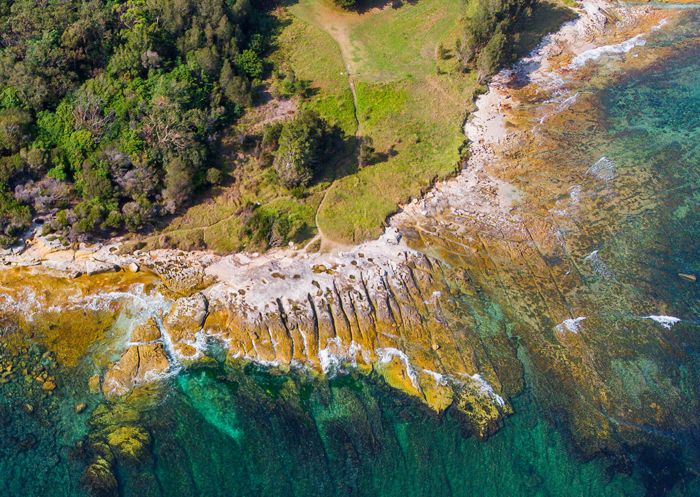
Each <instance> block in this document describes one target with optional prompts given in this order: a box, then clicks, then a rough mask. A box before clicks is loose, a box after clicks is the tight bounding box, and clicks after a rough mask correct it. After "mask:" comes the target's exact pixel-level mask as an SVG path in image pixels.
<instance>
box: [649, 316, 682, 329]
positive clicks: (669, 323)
mask: <svg viewBox="0 0 700 497" xmlns="http://www.w3.org/2000/svg"><path fill="white" fill-rule="evenodd" d="M644 319H651V320H652V321H655V322H657V323H659V324H660V325H661V326H663V327H664V328H666V329H667V330H670V329H671V328H673V325H674V324H676V323H678V322H680V321H681V319H680V318H677V317H674V316H653V315H652V316H644Z"/></svg>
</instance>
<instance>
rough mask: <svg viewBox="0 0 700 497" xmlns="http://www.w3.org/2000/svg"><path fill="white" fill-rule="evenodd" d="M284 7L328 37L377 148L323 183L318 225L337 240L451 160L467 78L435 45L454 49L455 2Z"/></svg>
mask: <svg viewBox="0 0 700 497" xmlns="http://www.w3.org/2000/svg"><path fill="white" fill-rule="evenodd" d="M290 11H291V12H292V13H293V14H294V15H295V16H296V17H298V18H299V19H302V20H304V21H306V22H307V23H309V24H313V25H315V26H317V27H318V28H319V29H322V30H324V31H325V32H326V33H327V34H328V35H329V36H331V37H332V38H333V40H334V41H335V42H336V43H337V44H338V46H339V47H340V52H341V54H342V56H343V58H344V63H345V66H346V67H347V68H348V69H349V72H350V80H351V81H352V83H353V85H354V88H355V96H356V102H357V109H356V110H357V117H358V120H359V133H360V135H362V136H369V137H371V138H372V139H373V142H374V145H375V148H376V149H377V150H378V151H379V152H381V153H383V154H386V156H387V159H386V160H384V161H381V162H379V163H377V164H374V165H371V166H368V167H365V168H363V169H361V170H359V171H357V172H356V173H354V174H352V175H348V176H345V177H342V178H340V179H338V180H336V181H335V182H333V184H332V185H331V187H330V189H329V190H328V192H327V194H326V196H325V197H324V200H323V202H322V203H321V206H320V209H319V212H318V216H317V220H318V227H319V229H320V231H321V232H322V233H323V235H324V237H325V238H326V239H329V240H332V241H335V242H340V243H355V242H358V241H361V240H364V239H367V238H371V237H374V236H377V235H378V234H380V233H381V230H382V227H383V224H384V221H385V220H386V218H387V216H389V215H390V214H391V213H392V212H395V211H396V209H397V207H398V204H399V203H401V202H404V201H406V200H408V199H410V198H411V197H412V196H416V195H419V194H420V192H421V191H422V190H423V189H425V188H426V187H428V186H429V185H430V184H431V183H432V182H433V181H434V180H435V179H436V178H440V177H445V176H447V175H449V174H451V173H453V172H454V171H455V170H456V168H457V167H458V160H459V147H460V145H461V144H462V143H463V140H464V137H463V135H462V132H461V125H462V122H463V120H464V118H465V116H466V113H467V111H468V110H469V109H470V108H471V105H472V104H471V102H472V98H473V92H474V90H475V88H476V84H475V79H474V77H472V76H471V75H469V74H466V75H465V74H463V73H461V72H460V71H458V70H457V67H456V63H455V61H454V60H450V59H447V60H439V59H438V57H437V48H438V45H439V44H440V43H442V44H443V45H444V46H445V47H454V44H455V41H456V39H457V37H458V35H459V19H460V15H461V14H462V12H463V11H464V4H463V3H462V2H461V1H454V0H421V1H419V2H416V3H415V4H413V5H409V4H406V5H403V6H401V7H400V8H391V7H385V8H384V9H381V10H379V9H374V10H370V11H368V12H365V13H362V14H357V13H348V12H342V11H339V10H337V9H336V8H335V7H333V6H332V5H331V4H330V1H329V0H321V1H317V0H301V1H300V2H299V3H297V4H295V5H293V6H292V7H290ZM438 67H439V68H440V71H438Z"/></svg>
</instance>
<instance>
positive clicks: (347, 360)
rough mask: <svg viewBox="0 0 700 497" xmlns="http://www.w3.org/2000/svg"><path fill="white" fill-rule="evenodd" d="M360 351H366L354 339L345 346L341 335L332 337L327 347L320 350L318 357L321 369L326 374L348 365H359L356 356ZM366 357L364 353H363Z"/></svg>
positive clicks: (340, 369)
mask: <svg viewBox="0 0 700 497" xmlns="http://www.w3.org/2000/svg"><path fill="white" fill-rule="evenodd" d="M359 352H364V351H363V350H362V347H361V346H360V345H359V344H358V343H357V342H355V341H354V340H353V341H352V342H350V345H349V346H348V347H345V346H344V345H343V343H342V342H341V340H340V337H335V338H330V339H328V342H327V344H326V347H325V348H323V349H321V350H319V351H318V359H319V362H320V363H321V371H323V373H324V374H334V373H337V372H340V371H342V368H343V367H344V366H346V365H350V366H352V367H356V366H357V361H356V359H355V357H356V356H357V354H358V353H359ZM363 357H364V354H363Z"/></svg>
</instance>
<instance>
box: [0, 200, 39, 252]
mask: <svg viewBox="0 0 700 497" xmlns="http://www.w3.org/2000/svg"><path fill="white" fill-rule="evenodd" d="M31 221H32V216H31V213H30V212H29V208H28V207H27V206H25V205H22V204H20V203H19V202H18V201H17V199H15V197H14V196H12V194H10V193H9V192H5V191H0V246H2V247H7V246H9V245H12V244H14V243H16V242H17V241H18V239H19V235H21V234H22V232H24V231H25V230H26V229H27V228H29V225H30V224H31Z"/></svg>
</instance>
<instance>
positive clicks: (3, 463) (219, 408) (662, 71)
mask: <svg viewBox="0 0 700 497" xmlns="http://www.w3.org/2000/svg"><path fill="white" fill-rule="evenodd" d="M699 16H700V14H697V13H689V14H688V16H687V19H686V20H685V21H684V23H683V24H682V25H681V26H679V27H678V28H675V31H674V32H673V33H672V34H670V35H669V34H659V35H658V37H657V38H656V39H655V40H654V41H653V43H656V44H667V43H674V44H677V45H678V49H677V50H676V53H675V55H674V57H672V58H667V59H665V60H663V61H662V62H660V63H658V64H657V65H655V66H654V67H652V68H651V69H649V70H646V71H644V72H637V73H632V74H629V75H628V77H626V78H624V80H622V81H620V82H619V83H617V84H615V85H614V86H612V87H610V88H607V89H605V90H604V91H603V92H602V94H601V95H600V99H601V100H600V101H601V102H602V107H603V108H604V109H605V115H604V122H603V123H602V131H601V134H602V135H601V136H598V137H597V140H596V142H595V145H594V150H587V152H586V153H587V154H589V155H590V156H591V157H594V158H595V157H602V156H605V157H608V158H609V159H610V160H611V161H612V162H613V163H614V164H615V175H616V176H615V179H614V180H612V181H613V182H614V184H615V185H623V186H624V185H627V186H626V188H629V189H631V191H628V192H627V193H628V194H629V195H631V196H632V197H634V198H635V199H642V200H643V201H642V202H641V205H642V208H639V209H637V210H633V211H631V212H630V213H628V216H627V218H626V220H625V223H624V224H623V226H622V227H621V228H620V229H619V231H618V232H616V233H614V236H611V237H609V238H608V239H606V240H604V241H601V246H600V247H599V249H600V253H601V254H602V257H603V258H604V261H605V264H606V269H605V271H608V272H609V273H610V274H614V275H616V278H615V281H614V282H613V283H609V282H608V281H609V280H610V278H607V279H606V278H603V277H600V278H599V279H595V277H594V276H591V284H592V285H597V288H598V289H599V292H600V295H601V296H602V297H601V302H602V304H601V318H600V319H601V320H602V321H603V322H606V323H608V324H609V326H610V328H611V329H612V330H616V332H618V331H619V333H625V332H626V330H627V328H624V327H625V326H628V325H629V323H630V322H631V321H634V320H637V321H638V320H639V317H638V316H640V315H645V314H652V313H661V312H663V314H666V315H672V316H677V317H679V318H681V319H682V321H681V322H680V323H678V324H676V325H675V326H674V327H673V329H672V334H669V338H668V340H672V341H673V342H674V344H681V348H682V350H683V352H684V355H683V356H682V357H663V358H661V357H656V356H654V355H652V354H654V353H655V352H654V350H655V349H649V355H648V357H642V358H639V357H636V358H635V359H634V360H635V361H636V362H635V364H634V366H635V368H636V369H635V370H636V371H637V376H634V375H631V374H630V367H629V364H624V363H622V362H620V364H618V365H616V366H615V368H617V369H615V368H613V370H614V371H618V374H619V378H616V379H615V381H619V382H620V384H621V385H622V387H623V388H624V389H625V390H626V391H630V392H634V391H636V389H640V385H641V384H642V383H643V384H644V385H645V388H649V389H652V390H654V391H659V392H663V391H664V389H665V388H667V384H666V383H664V381H665V380H663V379H664V378H667V377H668V378H672V379H673V383H674V384H676V385H680V386H679V391H680V395H679V399H678V415H677V417H676V418H670V419H671V421H666V422H664V423H663V424H661V425H659V426H648V427H645V429H646V431H647V434H648V443H647V444H646V446H644V445H641V446H640V447H637V448H636V449H635V450H634V451H632V450H630V451H629V452H628V454H626V456H625V457H617V458H614V459H611V458H604V457H601V458H596V459H593V460H590V461H583V460H581V459H579V458H578V457H577V456H576V451H575V448H574V447H573V446H572V444H571V442H570V438H569V436H568V434H567V433H566V431H565V429H564V426H565V422H564V421H565V417H564V416H563V414H562V413H559V412H557V413H554V412H548V411H544V410H542V409H543V408H542V407H541V406H542V405H545V402H543V399H540V398H538V397H537V394H536V393H535V392H533V391H532V390H530V389H529V388H527V389H526V391H525V392H524V393H523V394H522V395H521V396H520V397H518V398H516V399H514V409H515V413H516V414H515V415H513V416H511V417H510V418H508V419H507V420H506V423H505V426H504V427H503V429H502V430H501V431H500V432H498V433H497V434H496V435H495V436H493V437H492V438H490V439H489V440H488V441H486V442H480V441H478V440H476V439H475V438H474V437H469V436H466V434H465V433H464V430H463V427H462V425H461V424H460V421H459V419H458V418H457V417H456V416H453V415H452V413H451V412H450V411H449V410H448V411H447V412H446V413H445V414H444V415H441V416H437V415H435V414H434V413H432V412H430V411H429V410H427V409H426V408H425V407H424V406H422V405H421V404H420V403H418V402H417V401H415V400H412V399H410V398H407V397H405V396H403V395H401V394H399V393H396V392H395V391H393V390H391V389H389V388H388V387H387V386H386V385H384V384H383V383H382V382H381V380H379V379H377V378H375V377H369V378H364V377H359V376H355V375H349V376H341V377H338V378H335V379H333V380H330V381H321V380H318V379H312V378H309V377H307V376H306V374H305V373H304V372H298V373H295V374H292V375H281V374H276V373H274V372H270V371H265V370H262V369H259V368H257V367H252V366H248V367H245V368H242V367H240V366H230V365H229V366H226V365H224V364H222V363H220V362H216V361H213V362H212V365H210V366H208V367H199V368H196V369H191V370H189V371H185V372H183V373H181V374H179V375H178V376H177V377H175V378H172V379H171V380H169V381H167V382H165V383H164V384H162V385H160V386H158V387H155V389H154V391H152V392H150V393H149V395H145V396H143V398H140V399H128V400H123V401H116V402H113V403H109V404H108V403H105V402H104V401H103V400H102V399H101V397H100V396H99V395H91V394H88V393H86V389H85V384H86V381H87V377H86V374H83V373H81V372H75V371H68V370H63V369H61V368H60V366H59V365H57V364H55V362H54V361H53V360H52V359H51V357H50V356H47V355H45V354H44V353H43V352H44V351H43V350H41V349H39V348H38V347H30V348H28V349H27V350H26V351H25V352H24V353H23V355H22V356H21V357H11V358H10V359H11V361H10V362H12V363H13V364H14V365H15V369H22V368H27V367H29V368H30V369H32V371H44V370H45V371H48V372H49V373H50V374H52V375H55V376H56V377H57V378H61V381H59V384H58V388H57V390H56V391H54V392H53V393H47V392H45V391H43V390H42V389H41V388H40V387H39V386H37V385H38V383H37V382H32V380H30V381H27V380H26V379H25V377H24V376H23V375H18V374H15V375H8V376H7V377H6V379H3V380H2V381H0V440H1V441H2V443H0V495H2V496H18V497H19V496H43V495H51V496H74V495H75V496H79V495H89V493H90V492H89V491H88V488H87V487H86V486H85V485H84V482H85V477H84V476H83V475H84V472H85V469H86V468H87V467H88V466H89V465H91V464H93V463H94V462H95V461H96V460H97V459H98V458H102V459H103V460H105V461H107V463H108V465H109V468H110V470H111V472H112V473H113V474H114V476H115V479H114V480H113V481H112V480H110V479H109V477H107V476H105V475H102V478H96V479H95V478H93V479H92V480H91V481H90V482H91V483H92V487H91V489H92V490H91V491H92V492H93V493H94V494H96V495H122V496H135V497H146V496H191V495H203V496H329V495H342V496H345V495H353V496H387V497H388V496H402V497H410V496H417V497H418V496H453V495H454V496H584V495H585V496H640V495H645V494H647V495H675V496H693V495H700V482H699V481H698V479H697V478H694V477H695V476H696V475H697V473H698V471H700V463H699V462H698V461H699V458H698V447H700V429H699V428H698V426H697V422H695V421H692V419H697V415H695V417H692V413H697V412H698V411H699V410H700V381H699V380H700V348H699V347H698V338H697V337H698V333H700V326H699V325H698V320H699V319H700V285H699V284H689V283H688V282H686V281H684V280H682V279H680V278H678V276H677V273H679V272H684V273H691V274H700V208H699V207H700V190H699V189H698V185H699V184H700V46H698V45H697V44H695V45H692V44H684V43H679V42H678V39H679V38H681V37H683V36H684V34H685V33H690V34H692V33H694V32H697V28H698V26H700V17H699ZM586 160H588V159H586ZM640 178H641V179H640ZM629 185H632V186H629ZM605 188H608V187H607V186H604V185H603V186H601V191H600V192H599V193H600V195H601V198H602V199H604V198H605V194H606V193H605ZM625 191H627V190H625ZM632 197H630V198H632ZM611 198H612V197H611ZM615 202H617V200H615V199H613V200H611V201H610V203H606V202H605V201H604V200H601V208H605V209H608V208H609V209H614V208H616V207H615V205H617V204H615ZM611 215H614V213H612V214H611ZM593 269H594V270H595V269H596V268H593ZM593 272H595V271H593ZM606 274H607V273H606ZM620 289H623V292H624V293H625V295H626V299H625V301H624V305H622V304H621V303H619V302H617V301H616V300H615V299H614V298H613V297H611V295H612V292H620ZM623 328H624V329H623ZM630 329H631V328H630ZM635 346H636V345H635ZM639 347H640V348H643V347H645V345H644V344H641V343H640V344H639ZM10 355H11V354H9V353H8V352H7V351H5V350H4V349H0V358H2V359H3V360H5V359H8V358H9V356H10ZM215 355H216V354H215ZM521 357H522V359H523V361H524V363H526V364H527V357H526V355H525V352H524V351H521ZM37 368H38V369H37ZM42 368H43V369H42ZM86 370H88V369H86ZM526 370H527V368H526ZM3 378H5V377H3ZM528 379H529V378H528V377H526V381H527V380H528ZM611 381H613V380H611ZM80 402H85V403H87V408H86V410H85V411H84V412H82V413H79V414H78V413H76V412H75V405H76V403H80ZM639 402H644V398H643V392H641V390H640V393H639ZM684 413H690V414H687V415H685V418H688V419H690V421H688V422H686V420H684V419H683V418H684ZM124 429H127V430H137V431H136V432H133V431H129V432H128V433H130V434H132V435H131V436H130V437H127V446H128V447H130V448H133V450H126V449H124V450H121V451H120V450H119V449H117V448H115V447H116V446H117V445H118V444H117V443H116V442H115V441H114V439H113V438H112V439H111V438H110V437H114V436H115V435H114V434H115V433H120V431H119V430H124ZM133 433H138V435H133ZM134 440H136V441H137V443H133V442H134ZM128 444H132V445H128ZM127 446H123V447H127ZM100 485H101V486H100Z"/></svg>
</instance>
